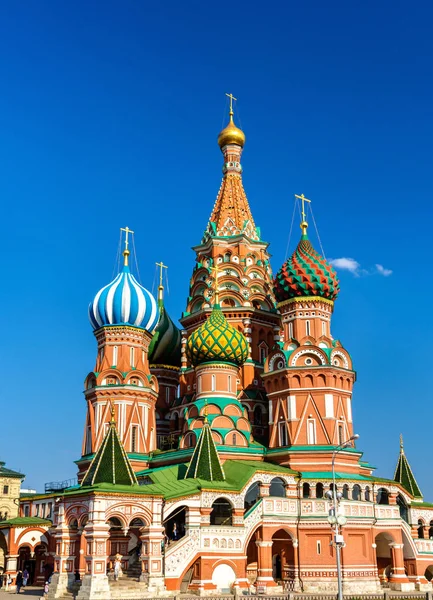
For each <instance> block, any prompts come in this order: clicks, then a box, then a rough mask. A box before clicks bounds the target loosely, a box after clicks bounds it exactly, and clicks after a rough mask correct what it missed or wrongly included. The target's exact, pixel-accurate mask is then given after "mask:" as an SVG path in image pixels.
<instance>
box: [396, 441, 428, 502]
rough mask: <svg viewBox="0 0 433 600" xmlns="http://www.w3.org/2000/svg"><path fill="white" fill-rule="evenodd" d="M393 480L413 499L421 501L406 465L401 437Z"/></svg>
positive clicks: (416, 486)
mask: <svg viewBox="0 0 433 600" xmlns="http://www.w3.org/2000/svg"><path fill="white" fill-rule="evenodd" d="M394 480H395V481H397V482H398V483H400V484H401V485H402V486H403V487H404V489H405V490H406V491H408V492H409V494H411V496H413V497H414V498H421V499H422V497H423V496H422V492H421V490H420V489H419V486H418V484H417V482H416V479H415V476H414V474H413V473H412V469H411V468H410V465H409V463H408V460H407V458H406V455H405V453H404V448H403V436H400V456H399V457H398V462H397V467H396V469H395V474H394Z"/></svg>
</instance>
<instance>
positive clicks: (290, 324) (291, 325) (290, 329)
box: [289, 321, 293, 339]
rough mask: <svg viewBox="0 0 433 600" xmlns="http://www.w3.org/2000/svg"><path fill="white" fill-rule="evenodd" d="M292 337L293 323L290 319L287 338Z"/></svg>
mask: <svg viewBox="0 0 433 600" xmlns="http://www.w3.org/2000/svg"><path fill="white" fill-rule="evenodd" d="M292 337H293V323H292V321H290V323H289V338H290V339H292Z"/></svg>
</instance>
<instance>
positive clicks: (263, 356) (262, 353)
mask: <svg viewBox="0 0 433 600" xmlns="http://www.w3.org/2000/svg"><path fill="white" fill-rule="evenodd" d="M267 355H268V352H267V350H266V348H264V347H263V346H262V347H261V348H260V363H261V364H262V365H264V364H265V362H266V357H267Z"/></svg>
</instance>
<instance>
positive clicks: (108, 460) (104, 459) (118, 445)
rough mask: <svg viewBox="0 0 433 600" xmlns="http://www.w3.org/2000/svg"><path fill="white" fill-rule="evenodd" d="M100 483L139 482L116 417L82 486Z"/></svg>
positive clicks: (132, 483)
mask: <svg viewBox="0 0 433 600" xmlns="http://www.w3.org/2000/svg"><path fill="white" fill-rule="evenodd" d="M98 483H109V484H114V485H116V484H120V485H136V484H137V478H136V476H135V473H134V471H133V469H132V467H131V463H130V462H129V459H128V457H127V455H126V452H125V449H124V447H123V445H122V442H121V441H120V439H119V436H118V434H117V429H116V422H115V421H114V418H112V419H111V422H110V426H109V428H108V431H107V433H106V435H105V438H104V439H103V441H102V444H101V446H100V448H99V450H98V451H97V453H96V454H95V456H94V457H93V460H92V462H91V463H90V467H89V468H88V470H87V472H86V474H85V475H84V478H83V481H82V482H81V486H82V487H84V486H91V485H95V484H98Z"/></svg>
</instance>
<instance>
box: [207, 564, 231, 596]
mask: <svg viewBox="0 0 433 600" xmlns="http://www.w3.org/2000/svg"><path fill="white" fill-rule="evenodd" d="M235 579H236V573H235V572H234V570H233V568H232V567H231V566H230V565H227V564H225V563H222V564H219V565H217V566H216V567H215V569H214V570H213V573H212V583H213V584H214V585H215V586H216V589H217V591H218V592H221V593H223V594H227V593H229V592H230V591H231V587H232V585H233V583H234V581H235Z"/></svg>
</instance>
